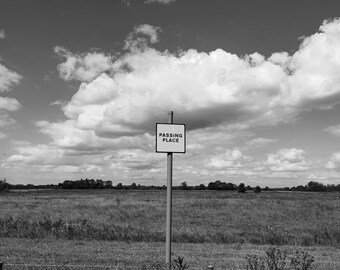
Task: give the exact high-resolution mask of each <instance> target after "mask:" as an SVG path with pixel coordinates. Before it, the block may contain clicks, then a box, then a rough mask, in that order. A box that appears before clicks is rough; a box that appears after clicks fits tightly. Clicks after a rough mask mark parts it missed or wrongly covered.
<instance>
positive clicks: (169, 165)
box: [165, 111, 174, 269]
mask: <svg viewBox="0 0 340 270" xmlns="http://www.w3.org/2000/svg"><path fill="white" fill-rule="evenodd" d="M173 122H174V112H172V111H171V112H168V123H169V124H173ZM172 163H173V157H172V153H168V154H167V182H166V183H167V187H166V190H167V192H166V193H167V203H166V256H165V262H166V264H167V265H168V267H169V269H171V241H172Z"/></svg>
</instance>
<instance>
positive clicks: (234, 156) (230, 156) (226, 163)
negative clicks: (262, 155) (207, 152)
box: [207, 149, 247, 170]
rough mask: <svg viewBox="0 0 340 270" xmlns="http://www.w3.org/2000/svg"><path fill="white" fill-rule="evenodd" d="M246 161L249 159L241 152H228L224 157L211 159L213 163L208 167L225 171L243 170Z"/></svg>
mask: <svg viewBox="0 0 340 270" xmlns="http://www.w3.org/2000/svg"><path fill="white" fill-rule="evenodd" d="M245 159H247V157H244V155H243V154H242V152H241V151H240V150H238V149H233V150H227V151H226V152H225V153H224V154H223V155H219V156H217V157H213V158H211V161H210V163H208V165H207V166H208V167H214V168H218V169H224V170H227V169H232V168H242V167H243V164H242V161H244V160H245Z"/></svg>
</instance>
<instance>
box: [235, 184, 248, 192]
mask: <svg viewBox="0 0 340 270" xmlns="http://www.w3.org/2000/svg"><path fill="white" fill-rule="evenodd" d="M237 191H238V192H239V193H245V192H246V187H245V185H244V184H243V183H241V184H239V186H238V187H237Z"/></svg>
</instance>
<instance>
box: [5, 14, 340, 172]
mask: <svg viewBox="0 0 340 270" xmlns="http://www.w3.org/2000/svg"><path fill="white" fill-rule="evenodd" d="M159 31H161V29H160V28H156V27H153V26H151V25H141V26H138V27H136V28H135V30H134V32H133V33H131V34H130V35H129V36H128V38H127V41H129V40H130V41H131V42H132V43H131V44H130V45H127V47H129V49H130V51H129V52H127V53H126V54H123V55H121V56H120V57H118V58H115V57H113V56H110V55H106V54H103V53H96V52H90V53H87V54H86V53H84V54H74V53H71V52H69V51H68V50H66V49H64V48H61V47H56V48H55V51H56V53H57V54H58V55H59V56H61V57H62V58H63V63H61V64H60V65H59V66H58V69H59V72H60V76H61V77H62V78H64V79H65V80H79V81H81V84H80V87H79V89H78V91H77V92H76V93H75V94H74V96H73V97H72V98H71V100H69V101H68V102H65V103H62V104H61V105H62V106H61V107H62V110H63V112H64V114H65V116H66V117H67V120H66V121H64V122H58V123H51V122H46V121H42V122H38V123H37V124H38V127H39V128H40V131H41V132H42V133H44V134H46V135H48V136H49V137H50V138H51V139H52V142H51V144H50V145H49V147H51V148H55V149H61V150H65V149H66V150H74V151H76V152H75V155H74V157H75V158H77V157H78V155H79V153H80V152H82V153H85V152H86V151H101V152H102V153H104V152H105V151H106V149H110V150H112V149H116V150H121V149H125V150H126V149H129V150H128V151H132V149H134V150H133V151H135V149H142V152H140V154H139V152H137V154H136V153H135V152H133V153H134V155H136V156H138V157H140V156H143V155H145V153H150V151H154V149H153V147H154V138H153V137H152V135H150V134H153V133H154V129H155V123H156V122H161V121H164V119H165V118H166V113H167V111H169V110H173V111H174V112H175V119H176V122H179V123H180V122H182V123H186V124H187V128H188V130H189V131H190V132H189V134H190V141H189V142H190V144H189V145H188V149H189V150H191V151H192V152H195V153H194V154H197V155H203V152H204V154H205V153H207V156H205V158H206V164H204V165H207V164H209V166H210V167H209V166H207V167H209V168H215V169H216V168H217V170H216V171H218V172H221V173H223V170H228V173H234V172H238V173H239V174H243V175H248V176H252V175H257V174H258V173H261V175H265V173H266V170H267V172H268V169H270V170H271V171H272V174H271V175H287V174H286V173H288V174H289V175H294V174H295V173H296V172H299V171H301V172H303V171H306V170H308V168H309V164H308V163H307V162H306V161H305V158H304V155H305V153H304V151H303V150H302V149H296V148H292V149H281V150H279V151H278V152H277V153H276V154H270V155H268V157H267V161H266V162H265V164H259V168H261V170H259V171H256V170H255V169H256V168H253V167H252V164H250V163H251V159H250V158H249V157H247V156H245V155H244V154H243V153H242V152H240V151H239V150H237V149H234V150H228V151H227V152H226V153H224V154H223V155H220V153H221V149H222V148H219V150H216V152H215V153H213V152H214V151H215V149H217V147H221V146H223V147H224V148H223V149H225V147H226V145H228V144H230V142H232V141H234V140H237V139H239V136H238V135H239V134H242V132H244V134H246V133H247V132H249V130H250V129H251V128H254V127H258V126H266V125H276V124H278V123H289V122H291V121H293V120H294V119H295V118H296V117H297V116H298V115H299V114H300V113H301V112H302V111H304V110H310V109H312V108H321V109H329V108H331V107H332V106H334V105H335V104H338V103H340V75H339V72H337V71H338V70H340V20H334V21H330V22H325V23H324V24H323V25H322V26H321V27H320V31H319V32H318V33H316V34H315V35H312V36H310V37H307V38H305V39H304V41H303V43H302V45H301V46H300V48H299V50H298V51H297V52H296V53H295V54H293V55H289V54H288V53H287V52H277V53H273V54H272V55H271V56H270V57H269V58H267V59H266V58H265V57H264V56H263V55H261V54H259V53H253V54H250V55H246V56H245V57H239V56H237V55H234V54H231V53H229V52H226V51H224V50H222V49H217V50H215V51H212V52H209V53H206V52H198V51H196V50H188V51H183V52H181V53H170V52H167V51H166V52H160V51H158V50H156V49H153V48H150V47H148V45H150V44H155V43H156V42H158V34H159ZM133 42H137V43H136V44H135V45H134V44H133ZM139 42H140V43H139ZM140 45H142V46H143V48H142V49H138V46H140ZM133 46H136V47H137V49H133ZM329 55H332V57H329ZM0 85H1V84H0ZM6 89H7V88H6ZM6 91H7V90H6ZM58 104H59V103H58ZM333 129H334V130H335V129H337V126H333ZM328 131H329V132H331V131H330V128H329V130H328ZM245 137H247V136H246V135H243V138H245ZM250 137H253V135H252V136H249V134H248V138H250ZM274 141H275V140H273V139H267V138H255V139H252V140H250V141H249V142H248V143H247V146H248V147H262V146H265V145H267V144H269V143H272V142H274ZM136 151H139V150H136ZM86 153H88V152H86ZM106 154H107V153H106ZM213 155H215V156H213ZM21 156H23V157H24V155H21ZM101 157H102V156H100V157H99V158H101ZM191 157H192V160H191V162H196V163H194V164H195V166H196V165H197V166H201V165H202V160H201V159H202V156H200V157H199V158H196V159H195V156H194V155H193V156H191ZM16 158H19V157H16ZM249 162H250V163H249ZM330 162H333V163H329V167H332V166H335V161H334V160H333V161H332V160H331V161H330ZM151 163H152V164H156V165H157V164H158V163H157V161H153V160H152V159H151ZM83 164H85V165H86V164H92V163H91V162H90V161H89V160H88V159H86V160H83V161H82V163H81V164H80V165H83ZM64 165H66V164H64ZM85 165H84V166H85ZM94 165H96V166H102V165H100V164H94ZM156 165H155V166H156ZM263 165H264V166H263ZM72 166H73V165H72ZM74 166H76V165H74ZM77 166H78V165H77ZM103 166H104V167H105V166H111V167H112V168H115V169H119V170H122V171H125V172H131V173H132V172H135V171H138V172H140V173H141V172H143V173H144V172H145V171H148V172H149V173H150V174H151V173H152V174H155V170H156V171H157V169H158V168H155V169H154V170H152V169H150V168H148V164H147V162H146V163H143V162H137V161H135V160H133V159H132V160H129V159H127V158H126V157H124V156H113V158H112V159H110V160H109V161H105V164H104V165H103ZM183 166H185V165H183ZM245 166H248V167H251V168H250V170H249V168H244V167H245ZM202 167H204V166H202ZM84 168H85V167H84ZM84 168H81V170H86V169H84ZM98 169H99V168H98ZM192 171H194V170H192ZM197 171H200V172H201V173H203V171H204V169H202V170H197ZM143 173H141V175H144V174H143ZM205 173H207V172H206V171H205ZM207 174H208V173H207ZM145 175H147V174H145ZM134 177H137V175H134Z"/></svg>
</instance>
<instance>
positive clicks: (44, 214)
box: [0, 190, 340, 247]
mask: <svg viewBox="0 0 340 270" xmlns="http://www.w3.org/2000/svg"><path fill="white" fill-rule="evenodd" d="M173 194H174V198H173V240H174V242H178V243H207V242H208V243H228V244H231V243H250V244H261V245H265V244H275V245H299V246H313V245H316V246H320V245H324V246H334V247H339V245H340V226H339V224H340V199H339V197H340V195H339V194H338V193H297V192H296V193H295V192H290V193H289V192H287V193H279V192H276V193H275V192H262V193H260V194H254V193H248V194H239V193H236V192H225V191H174V193H173ZM0 205H1V208H0V237H13V238H32V239H43V238H49V239H75V240H114V241H130V242H141V241H142V242H163V241H164V240H165V209H166V193H165V191H150V190H149V191H133V190H101V191H100V190H95V191H91V190H85V191H75V190H57V191H39V192H23V193H20V192H19V193H9V194H6V195H2V196H0Z"/></svg>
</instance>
